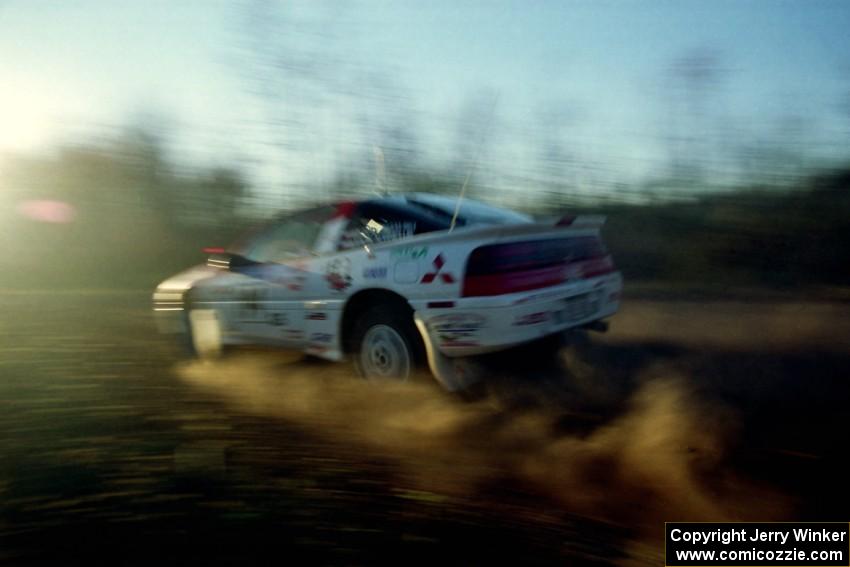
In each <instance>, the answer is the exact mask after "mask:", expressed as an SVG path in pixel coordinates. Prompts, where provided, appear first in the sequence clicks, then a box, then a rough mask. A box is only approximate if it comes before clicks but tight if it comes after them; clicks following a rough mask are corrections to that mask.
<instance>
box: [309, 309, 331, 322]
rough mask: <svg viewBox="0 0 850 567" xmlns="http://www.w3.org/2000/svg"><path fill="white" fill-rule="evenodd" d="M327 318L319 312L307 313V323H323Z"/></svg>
mask: <svg viewBox="0 0 850 567" xmlns="http://www.w3.org/2000/svg"><path fill="white" fill-rule="evenodd" d="M327 318H328V316H327V314H326V313H322V312H321V311H316V312H312V313H307V320H308V321H324V320H325V319H327Z"/></svg>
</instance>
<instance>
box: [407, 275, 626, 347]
mask: <svg viewBox="0 0 850 567" xmlns="http://www.w3.org/2000/svg"><path fill="white" fill-rule="evenodd" d="M622 288H623V280H622V277H621V275H620V273H619V272H615V273H612V274H606V275H604V276H600V277H598V278H593V279H589V280H581V281H578V282H572V283H567V284H563V285H560V286H556V287H551V288H546V289H543V290H534V291H527V292H521V293H513V294H508V295H500V296H493V297H467V298H461V299H458V300H455V301H453V302H440V303H441V304H442V305H440V306H439V307H435V306H430V307H429V303H432V302H427V301H418V302H416V304H414V305H413V306H414V309H415V310H416V317H417V319H419V320H421V321H422V322H423V324H424V326H425V328H426V329H427V332H428V334H429V338H430V341H431V343H432V344H433V345H435V346H436V347H437V348H438V349H439V351H440V352H442V353H443V354H445V355H446V356H469V355H475V354H483V353H487V352H494V351H498V350H503V349H507V348H510V347H513V346H517V345H520V344H522V343H527V342H530V341H533V340H536V339H539V338H542V337H545V336H548V335H552V334H555V333H558V332H561V331H563V330H565V329H570V328H573V327H578V326H581V325H584V324H586V323H590V322H592V321H598V320H600V319H604V318H606V317H610V316H612V315H614V313H616V312H617V310H618V309H619V307H620V295H621V292H622ZM411 303H413V302H411ZM448 304H451V306H450V307H449V306H448Z"/></svg>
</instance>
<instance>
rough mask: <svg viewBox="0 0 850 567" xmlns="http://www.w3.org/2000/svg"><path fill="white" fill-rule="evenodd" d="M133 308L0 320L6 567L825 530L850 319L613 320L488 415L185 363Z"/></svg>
mask: <svg viewBox="0 0 850 567" xmlns="http://www.w3.org/2000/svg"><path fill="white" fill-rule="evenodd" d="M148 309H149V306H148V297H147V295H146V294H144V293H129V292H109V293H94V292H92V293H60V294H56V293H51V294H34V293H6V294H3V295H2V296H0V337H2V342H0V354H1V356H0V562H5V563H8V564H27V563H44V562H52V561H55V562H56V563H57V564H60V563H61V564H68V563H74V562H83V561H86V562H89V561H92V560H101V561H107V562H109V563H113V564H130V565H136V564H139V565H141V564H149V563H152V562H155V563H159V564H162V563H172V562H181V563H183V564H186V563H189V564H201V563H203V564H206V565H208V564H227V563H240V564H242V563H245V562H248V561H251V560H255V559H259V558H261V557H263V555H264V554H265V553H266V552H270V553H272V554H273V556H276V557H280V558H281V559H284V558H286V557H290V558H291V557H294V556H295V554H296V553H297V554H308V555H307V556H308V557H311V558H312V559H313V561H311V562H312V563H317V564H364V565H366V564H375V563H377V562H379V561H380V562H387V561H404V562H405V563H407V564H410V563H414V564H418V563H432V562H434V561H439V562H440V563H441V564H466V565H468V564H484V563H494V562H498V563H504V562H505V561H506V560H514V561H516V562H518V563H521V564H542V565H546V564H564V563H565V562H571V563H576V562H578V561H582V562H598V563H600V564H611V563H614V564H621V565H623V564H644V563H645V564H656V565H657V564H659V561H660V560H661V558H662V554H663V545H662V544H661V541H662V540H661V538H662V534H663V522H664V521H665V520H671V521H672V520H727V519H728V520H794V519H800V520H842V521H846V519H847V510H848V509H850V508H848V505H850V502H849V501H848V500H850V499H849V498H848V493H847V491H846V489H845V485H846V479H845V478H844V474H843V472H842V467H841V463H843V461H844V452H845V451H846V447H847V446H848V440H849V439H848V437H850V434H848V431H850V427H848V425H850V421H848V409H847V400H848V399H850V382H848V378H850V376H849V375H848V369H850V346H848V344H847V343H845V342H843V340H844V339H845V338H847V337H850V333H848V332H847V326H848V321H850V317H848V315H850V305H847V304H824V303H819V304H816V303H799V302H785V303H782V304H777V303H771V302H760V303H758V304H752V303H743V302H740V301H736V302H722V301H721V302H716V301H715V302H695V301H691V302H683V301H662V300H653V301H649V300H643V301H640V300H632V301H627V303H626V307H625V309H624V311H623V313H622V315H621V316H619V317H618V318H616V319H615V320H614V324H613V326H612V332H611V333H610V334H609V335H606V336H604V337H594V338H593V341H592V342H591V343H589V344H583V345H579V346H573V347H569V348H565V349H562V351H561V352H560V354H559V356H558V357H557V359H556V360H551V361H541V360H535V361H534V362H533V363H531V362H529V361H530V360H532V359H533V358H534V357H533V355H534V353H533V352H528V351H523V352H517V353H512V354H511V355H508V356H503V357H501V358H499V359H498V360H497V363H496V364H493V367H492V374H493V375H492V377H491V380H490V384H491V385H490V387H489V394H488V395H487V396H486V397H484V398H483V399H481V400H478V401H475V402H464V401H461V400H458V399H456V398H453V397H450V396H447V395H445V394H443V393H441V392H440V391H438V390H437V389H436V388H435V387H434V386H433V385H432V384H431V383H428V382H422V383H414V384H408V385H397V386H393V387H376V386H375V385H371V384H366V383H363V382H360V381H357V380H355V379H354V378H353V377H352V376H351V375H350V373H349V371H348V368H347V366H345V365H334V364H330V363H322V362H317V361H313V360H306V359H303V358H301V357H298V356H293V355H290V354H285V353H275V352H270V351H258V350H253V351H248V350H245V351H239V352H236V353H234V354H233V355H231V356H230V357H228V358H227V359H225V360H223V361H221V362H217V363H214V364H201V363H193V362H178V361H177V359H176V358H175V355H176V354H177V351H176V349H175V348H174V347H173V346H172V345H171V344H170V342H169V341H168V340H167V339H165V338H162V337H159V336H157V335H156V334H155V332H154V329H153V325H152V322H151V319H150V313H149V311H148Z"/></svg>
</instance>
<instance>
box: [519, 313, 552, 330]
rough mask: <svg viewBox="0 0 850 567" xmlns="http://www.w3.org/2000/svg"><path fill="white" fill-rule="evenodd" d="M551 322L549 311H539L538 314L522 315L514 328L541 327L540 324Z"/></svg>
mask: <svg viewBox="0 0 850 567" xmlns="http://www.w3.org/2000/svg"><path fill="white" fill-rule="evenodd" d="M548 320H549V313H548V312H547V311H539V312H537V313H528V314H526V315H521V316H519V317H517V318H516V320H515V321H514V327H523V326H526V325H539V324H540V323H545V322H546V321H548Z"/></svg>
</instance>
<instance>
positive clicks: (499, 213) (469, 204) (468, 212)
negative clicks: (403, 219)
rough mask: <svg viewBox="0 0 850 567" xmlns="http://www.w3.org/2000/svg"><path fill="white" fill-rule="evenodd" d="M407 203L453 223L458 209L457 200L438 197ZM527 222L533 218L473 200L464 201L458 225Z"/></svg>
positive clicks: (416, 198) (413, 198)
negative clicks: (452, 220)
mask: <svg viewBox="0 0 850 567" xmlns="http://www.w3.org/2000/svg"><path fill="white" fill-rule="evenodd" d="M407 202H408V203H411V204H412V205H414V206H419V207H422V208H424V209H428V210H431V211H432V212H435V213H437V214H440V215H442V216H444V217H447V218H448V219H449V222H451V218H452V216H453V215H454V212H455V207H457V199H455V198H448V197H439V196H437V195H420V194H416V195H412V196H410V197H407ZM527 222H532V218H531V217H530V216H528V215H524V214H522V213H517V212H515V211H509V210H507V209H500V208H499V207H494V206H492V205H487V204H484V203H482V202H480V201H474V200H471V199H463V200H462V201H461V204H460V211H459V212H458V224H460V225H472V224H521V223H527Z"/></svg>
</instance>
